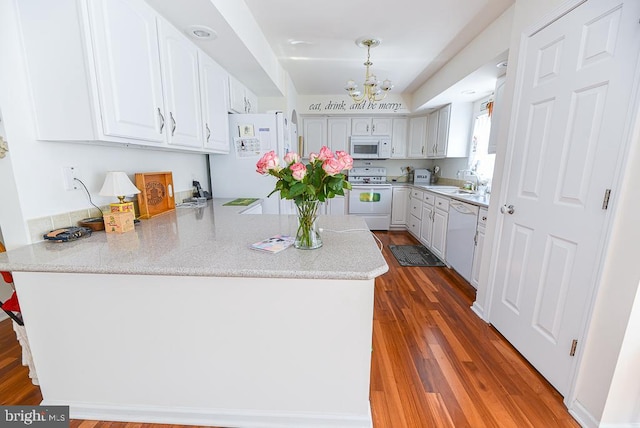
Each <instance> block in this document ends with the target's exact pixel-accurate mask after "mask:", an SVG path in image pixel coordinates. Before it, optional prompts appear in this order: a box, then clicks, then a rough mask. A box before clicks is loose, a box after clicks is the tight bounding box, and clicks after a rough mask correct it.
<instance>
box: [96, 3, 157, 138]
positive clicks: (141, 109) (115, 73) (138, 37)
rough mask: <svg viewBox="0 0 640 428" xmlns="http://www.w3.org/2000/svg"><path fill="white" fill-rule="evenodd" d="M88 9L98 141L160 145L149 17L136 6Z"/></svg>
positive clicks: (153, 43) (103, 5)
mask: <svg viewBox="0 0 640 428" xmlns="http://www.w3.org/2000/svg"><path fill="white" fill-rule="evenodd" d="M88 4H89V14H90V15H89V17H90V22H91V28H92V36H93V46H94V58H95V62H96V77H97V85H98V94H99V97H98V100H99V102H100V110H101V112H102V131H103V132H104V135H107V136H114V137H122V138H138V139H141V140H146V141H155V142H158V143H162V142H164V140H165V136H164V134H163V132H162V131H163V130H161V128H162V117H163V116H164V104H163V99H162V80H161V72H160V58H159V56H158V54H157V52H158V35H157V31H156V15H155V12H154V11H153V10H151V9H150V8H149V7H147V6H146V4H144V3H141V2H132V1H122V0H108V1H90V2H89V3H88Z"/></svg>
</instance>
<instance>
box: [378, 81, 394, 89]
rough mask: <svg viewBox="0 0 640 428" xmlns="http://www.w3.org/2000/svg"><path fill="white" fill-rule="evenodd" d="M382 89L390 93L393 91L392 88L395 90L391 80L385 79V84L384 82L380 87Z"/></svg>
mask: <svg viewBox="0 0 640 428" xmlns="http://www.w3.org/2000/svg"><path fill="white" fill-rule="evenodd" d="M380 88H381V89H382V90H383V91H385V92H388V91H390V90H391V88H393V83H391V80H389V79H384V82H382V85H381V86H380Z"/></svg>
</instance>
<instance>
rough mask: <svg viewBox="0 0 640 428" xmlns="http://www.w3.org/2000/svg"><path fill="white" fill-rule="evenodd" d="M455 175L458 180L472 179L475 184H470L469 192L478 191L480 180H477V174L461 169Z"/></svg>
mask: <svg viewBox="0 0 640 428" xmlns="http://www.w3.org/2000/svg"><path fill="white" fill-rule="evenodd" d="M456 175H457V176H458V178H460V179H461V180H465V181H466V180H467V176H471V177H473V178H474V179H475V181H476V182H475V183H471V190H473V191H474V192H475V191H477V190H478V184H479V182H480V179H479V178H478V174H476V172H475V171H473V170H471V169H461V170H459V171H458V173H457V174H456Z"/></svg>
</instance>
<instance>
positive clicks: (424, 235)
mask: <svg viewBox="0 0 640 428" xmlns="http://www.w3.org/2000/svg"><path fill="white" fill-rule="evenodd" d="M432 240H433V205H430V204H428V203H427V202H424V203H423V204H422V226H421V228H420V242H422V244H423V245H424V246H425V247H427V248H428V247H431V241H432Z"/></svg>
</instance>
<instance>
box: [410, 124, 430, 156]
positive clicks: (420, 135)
mask: <svg viewBox="0 0 640 428" xmlns="http://www.w3.org/2000/svg"><path fill="white" fill-rule="evenodd" d="M426 128H427V117H426V116H418V117H412V118H410V119H409V154H408V157H410V158H424V157H426V150H425V140H426V133H427V132H426Z"/></svg>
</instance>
